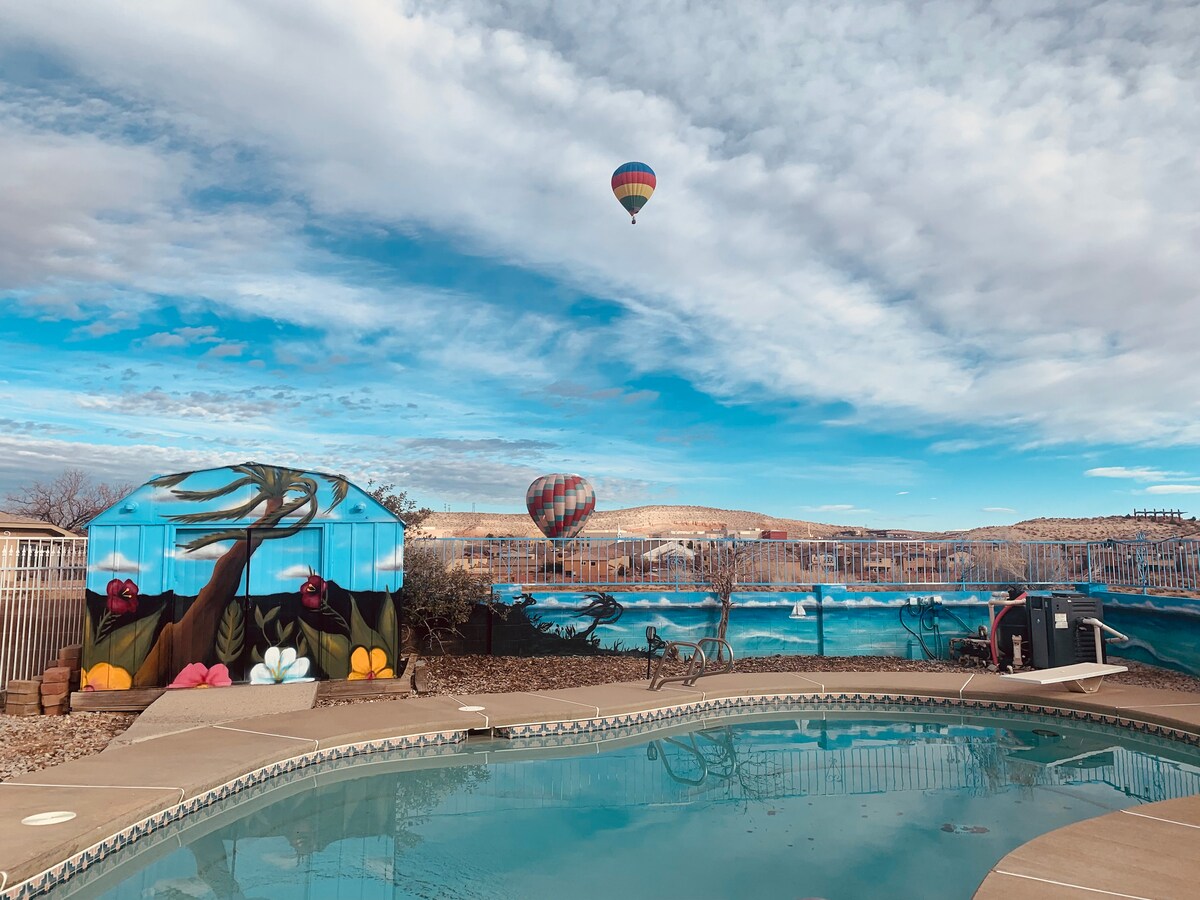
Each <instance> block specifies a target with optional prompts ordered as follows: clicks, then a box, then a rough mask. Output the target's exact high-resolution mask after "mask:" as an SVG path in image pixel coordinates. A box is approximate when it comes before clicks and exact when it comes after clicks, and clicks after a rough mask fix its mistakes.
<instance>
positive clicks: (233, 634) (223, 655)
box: [217, 600, 246, 666]
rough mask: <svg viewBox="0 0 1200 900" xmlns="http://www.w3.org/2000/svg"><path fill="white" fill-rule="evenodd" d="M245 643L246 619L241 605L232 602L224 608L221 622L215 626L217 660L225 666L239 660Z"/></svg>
mask: <svg viewBox="0 0 1200 900" xmlns="http://www.w3.org/2000/svg"><path fill="white" fill-rule="evenodd" d="M245 642H246V617H245V615H244V614H243V613H242V605H241V604H240V603H238V601H236V600H235V601H233V602H232V603H230V604H229V605H228V606H226V607H225V612H224V613H222V615H221V622H220V624H218V625H217V659H218V660H220V661H221V662H223V663H225V665H227V666H231V665H233V664H234V663H235V662H237V661H238V659H240V658H241V655H242V648H243V647H244V645H245Z"/></svg>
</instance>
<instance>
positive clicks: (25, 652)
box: [0, 535, 87, 690]
mask: <svg viewBox="0 0 1200 900" xmlns="http://www.w3.org/2000/svg"><path fill="white" fill-rule="evenodd" d="M86 580H87V539H86V538H59V537H53V538H41V537H20V536H17V535H0V690H2V689H4V688H5V687H7V686H8V682H9V681H11V680H14V679H23V678H32V677H33V676H35V675H40V674H41V672H42V670H43V669H44V668H45V667H46V664H47V663H48V662H50V661H51V660H53V659H54V658H55V657H56V656H57V655H58V651H59V650H60V649H61V648H62V647H64V646H67V645H68V644H74V643H78V642H79V641H80V639H81V637H82V634H83V611H84V591H85V585H86Z"/></svg>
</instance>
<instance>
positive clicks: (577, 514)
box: [525, 475, 596, 538]
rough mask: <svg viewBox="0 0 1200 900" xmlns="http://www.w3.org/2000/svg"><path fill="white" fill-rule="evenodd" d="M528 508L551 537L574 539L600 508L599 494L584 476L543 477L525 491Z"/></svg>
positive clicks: (547, 535) (544, 532)
mask: <svg viewBox="0 0 1200 900" xmlns="http://www.w3.org/2000/svg"><path fill="white" fill-rule="evenodd" d="M525 508H526V509H528V510H529V516H530V518H532V519H533V521H534V524H535V525H537V527H538V528H540V529H541V530H542V534H544V535H545V536H546V537H548V538H573V537H575V535H577V534H579V532H580V531H581V530H582V529H583V524H584V522H586V521H587V519H588V516H590V515H591V514H592V510H593V509H595V508H596V492H595V491H594V490H592V486H591V485H590V484H588V482H587V479H586V478H583V477H582V476H580V475H543V476H542V477H541V478H539V479H537V480H536V481H534V483H533V484H531V485H530V486H529V490H527V491H526V492H525Z"/></svg>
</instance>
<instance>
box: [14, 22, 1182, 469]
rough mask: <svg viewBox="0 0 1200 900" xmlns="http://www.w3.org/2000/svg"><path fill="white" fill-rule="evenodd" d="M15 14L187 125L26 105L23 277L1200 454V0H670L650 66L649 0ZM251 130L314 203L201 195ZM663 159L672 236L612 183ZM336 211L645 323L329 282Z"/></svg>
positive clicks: (512, 361) (525, 367) (88, 66)
mask: <svg viewBox="0 0 1200 900" xmlns="http://www.w3.org/2000/svg"><path fill="white" fill-rule="evenodd" d="M0 10H3V15H4V19H5V22H6V30H7V31H8V32H9V34H10V35H11V37H10V38H9V39H10V40H13V41H16V42H21V43H26V42H27V43H29V44H30V45H35V46H38V47H42V48H47V49H48V50H49V51H51V52H53V53H55V54H58V55H60V56H61V57H62V58H63V59H65V60H67V61H68V62H69V63H70V64H73V65H75V66H77V67H78V68H79V70H80V71H83V72H86V73H87V74H88V77H89V78H90V79H94V80H95V82H96V83H97V84H98V85H100V86H101V88H102V89H103V90H104V91H105V92H106V93H113V94H115V95H117V96H119V97H122V98H125V99H127V100H128V102H129V103H131V104H134V105H136V107H137V109H139V110H143V109H144V110H150V111H152V114H147V115H146V119H147V120H148V121H149V122H150V123H151V126H152V127H157V128H160V129H162V130H163V131H164V132H169V133H170V134H171V135H172V137H176V136H177V137H179V138H181V139H180V140H174V141H167V142H163V143H158V144H156V143H149V142H147V143H142V144H132V143H130V141H129V140H128V139H127V138H125V137H124V136H123V135H122V134H121V133H119V132H114V133H112V134H99V133H98V134H95V135H86V134H82V135H81V134H80V133H79V132H78V131H75V132H71V133H68V132H66V131H65V130H64V131H63V132H62V133H55V131H54V128H55V125H56V123H55V122H54V121H53V120H50V119H48V118H47V115H46V114H44V113H41V112H38V111H37V110H36V109H34V110H32V111H31V110H27V109H23V110H22V113H21V114H22V115H23V116H24V117H25V118H24V119H22V120H21V121H20V122H18V123H16V124H13V123H7V124H4V125H3V127H4V129H5V130H4V131H3V132H2V133H0V147H7V148H8V150H7V151H0V172H3V173H5V175H4V176H0V177H5V178H6V180H4V181H3V182H0V187H2V188H4V194H5V196H6V207H7V209H6V210H3V211H0V248H3V249H0V273H2V274H3V276H4V277H5V280H6V281H8V282H9V283H11V284H15V285H18V286H21V287H24V288H27V289H28V291H29V293H30V294H31V295H34V294H36V295H37V297H36V298H35V299H36V302H38V303H42V304H56V305H58V306H59V307H61V308H62V309H65V310H69V311H71V313H72V314H74V315H80V314H82V312H83V311H84V310H85V309H86V308H90V307H89V304H93V303H101V304H102V303H104V302H106V301H105V300H103V299H93V298H90V297H85V298H84V299H79V296H78V293H77V292H73V291H69V290H66V289H65V288H64V285H65V284H67V283H73V282H79V283H84V284H88V285H96V286H99V287H100V288H105V287H106V286H109V285H117V286H120V287H122V288H123V289H124V291H125V294H124V295H123V296H124V297H127V298H128V299H126V300H123V302H127V303H129V304H131V305H132V310H131V312H130V314H131V315H133V316H134V319H135V320H136V318H137V317H138V316H141V315H143V314H145V313H147V312H148V311H149V310H151V309H152V308H153V305H154V301H153V299H152V298H153V296H155V293H156V292H157V291H159V290H161V289H163V288H169V287H174V286H176V285H178V284H179V283H180V279H183V280H184V281H185V282H187V283H189V284H191V285H192V286H193V288H192V289H193V290H194V291H195V292H196V293H197V294H199V295H201V296H204V297H207V298H211V300H212V302H214V303H216V304H218V305H219V306H221V307H222V308H225V309H231V310H243V311H248V310H255V311H260V310H262V309H263V308H269V307H270V306H271V305H272V304H278V306H279V308H281V309H286V313H287V315H288V316H289V317H291V318H293V319H294V321H296V322H298V323H301V324H308V325H312V326H315V327H319V328H321V329H323V330H325V331H327V332H329V333H330V334H329V335H328V337H327V338H326V339H325V340H326V341H327V343H328V346H329V349H331V350H337V349H338V348H343V349H347V350H349V349H353V348H354V347H355V342H356V340H357V337H358V335H357V334H356V331H357V330H362V331H365V330H368V329H376V330H382V331H384V332H385V334H384V338H383V340H382V341H381V342H380V344H379V346H378V348H377V350H378V352H379V353H380V355H381V356H385V355H386V354H387V353H389V352H390V351H393V350H395V349H397V348H401V347H410V346H412V343H413V342H412V341H411V338H412V336H413V335H414V334H418V335H421V336H423V337H427V336H430V335H431V334H432V335H433V337H434V339H433V340H432V341H431V343H430V345H429V346H422V347H421V349H420V350H419V351H417V352H419V353H420V354H421V355H422V356H423V357H424V359H425V360H426V361H428V362H429V363H431V364H434V365H437V366H442V367H444V366H454V365H455V364H458V365H460V366H463V367H467V368H469V369H471V370H475V371H487V372H490V373H492V374H493V376H494V377H498V378H507V379H511V380H514V381H517V380H520V379H535V380H536V379H543V380H547V381H548V380H550V379H557V378H561V377H562V375H563V374H564V373H562V372H560V371H558V369H557V368H556V366H555V365H554V360H553V359H552V358H550V357H549V355H548V353H549V350H550V349H552V348H553V349H558V351H559V352H560V353H561V358H564V359H582V358H584V357H585V356H586V353H585V352H584V351H586V350H587V349H589V348H603V349H604V350H605V351H606V352H609V353H613V354H619V355H623V356H624V358H625V359H624V362H625V363H626V365H627V366H628V367H629V369H630V371H632V372H635V373H637V372H646V371H651V370H654V369H658V368H660V367H661V366H662V365H663V360H664V359H670V360H672V363H671V364H672V365H673V366H675V367H677V369H678V371H679V372H680V373H681V374H683V375H684V376H685V377H687V378H690V379H691V380H693V381H694V382H695V383H696V384H698V385H699V386H700V387H701V388H702V389H704V390H706V391H709V392H711V393H712V394H714V395H716V396H718V397H721V398H741V397H744V396H747V395H750V394H755V395H758V396H764V397H783V398H785V399H795V398H803V399H815V400H818V401H841V402H844V403H849V404H852V405H853V406H854V407H856V409H857V412H856V413H854V414H852V415H851V416H850V417H849V420H850V421H859V422H870V423H871V424H873V425H874V426H876V427H891V428H899V429H910V428H914V427H918V426H922V425H929V424H930V423H955V424H957V423H970V424H972V425H977V426H980V427H983V426H994V427H998V428H1002V429H1006V430H1010V431H1014V432H1020V433H1022V434H1030V435H1033V436H1035V437H1036V438H1037V439H1039V440H1045V441H1056V440H1076V439H1080V440H1085V441H1115V442H1124V443H1147V442H1154V443H1156V444H1159V445H1166V444H1181V443H1200V423H1198V422H1197V420H1196V417H1195V415H1194V409H1193V408H1192V405H1191V399H1190V398H1192V397H1195V396H1196V395H1197V393H1198V391H1200V370H1196V369H1195V367H1192V368H1190V369H1189V368H1186V367H1185V368H1183V369H1182V370H1181V368H1180V366H1179V365H1178V359H1180V358H1186V356H1187V354H1188V353H1190V352H1191V349H1192V348H1193V347H1195V346H1196V344H1197V341H1198V340H1200V315H1197V314H1196V309H1197V302H1198V296H1197V291H1196V282H1195V274H1194V262H1193V261H1194V259H1195V258H1196V255H1197V251H1198V250H1200V231H1197V229H1196V228H1195V219H1194V216H1195V210H1194V205H1193V203H1192V202H1191V199H1190V198H1194V197H1195V196H1197V195H1198V194H1200V172H1198V171H1197V169H1196V167H1195V166H1193V165H1191V164H1190V160H1192V159H1193V157H1194V146H1195V143H1196V140H1197V138H1198V136H1200V112H1198V110H1200V87H1198V82H1197V79H1196V76H1195V73H1196V59H1195V47H1196V46H1198V45H1200V33H1198V30H1200V17H1198V16H1196V15H1195V14H1194V9H1193V8H1192V7H1190V6H1188V5H1177V6H1166V7H1158V8H1156V9H1155V10H1154V13H1153V14H1152V15H1142V16H1138V17H1137V19H1136V21H1131V20H1130V18H1129V17H1128V15H1126V14H1124V13H1123V11H1122V9H1120V8H1118V7H1112V8H1111V9H1108V10H1107V11H1106V13H1107V14H1105V15H1096V16H1088V17H1085V19H1086V21H1083V22H1081V21H1080V16H1079V15H1078V14H1077V13H1076V12H1075V11H1073V10H1070V9H1063V10H1061V11H1056V10H1054V9H1040V10H1039V14H1038V15H1036V16H1033V15H1029V14H1028V11H1027V10H1026V9H1025V8H1024V7H1022V6H1020V5H1010V4H1001V5H992V6H986V7H985V6H978V5H972V4H963V3H961V2H957V0H952V2H940V3H939V2H931V3H925V4H920V5H915V4H914V5H904V4H895V5H892V6H887V7H880V6H878V5H877V4H874V3H867V2H862V3H853V2H851V3H843V4H834V5H828V6H825V7H822V6H811V5H810V6H804V7H800V6H794V5H793V6H789V5H761V6H757V7H754V8H753V9H751V10H749V11H748V10H746V9H744V8H742V7H741V6H740V5H738V6H736V7H735V6H732V5H731V6H728V7H724V8H722V7H712V8H709V9H706V10H703V11H702V12H698V11H696V10H691V9H689V10H684V9H683V8H676V9H672V8H670V7H664V8H662V9H659V10H657V11H656V15H655V16H654V20H655V23H656V24H655V33H656V40H655V51H654V53H650V54H647V53H644V52H641V47H640V46H638V47H635V46H632V45H631V44H630V43H629V42H628V41H627V39H626V37H625V32H624V29H622V28H619V27H614V23H621V22H626V21H630V20H643V19H644V17H645V12H644V8H643V7H642V6H641V5H640V4H622V3H619V2H613V3H611V4H606V5H605V8H604V9H603V10H602V11H599V12H598V11H596V10H594V9H586V10H584V9H582V8H577V7H576V6H575V5H572V4H558V5H550V6H545V5H530V6H528V7H525V8H522V7H519V6H517V7H514V6H511V5H507V4H506V5H495V4H490V3H471V2H459V3H453V2H445V3H441V2H439V3H437V4H427V3H400V4H396V5H387V4H383V3H369V4H366V5H363V6H356V7H353V8H351V9H347V8H346V7H345V6H344V5H343V4H337V3H334V2H333V0H327V2H318V0H310V2H299V0H297V2H295V3H291V4H287V5H286V7H285V6H278V5H257V6H244V5H240V4H233V3H220V2H216V3H213V4H206V5H205V6H204V8H203V9H201V8H199V7H195V8H193V7H188V6H183V7H172V8H171V9H170V10H169V11H167V10H166V9H158V8H153V7H152V8H147V7H144V6H137V5H123V4H111V5H110V4H105V5H98V4H91V5H85V6H82V7H81V6H79V5H77V4H66V3H62V2H54V0H44V2H41V3H36V4H30V3H20V2H15V0H0ZM66 22H69V23H70V24H69V26H68V25H65V24H64V23H66ZM135 23H136V26H137V27H132V26H133V25H134V24H135ZM946 34H969V35H971V39H970V40H969V41H968V40H964V41H963V42H962V46H963V47H964V48H965V47H966V46H967V45H968V44H969V46H970V48H971V49H970V50H969V52H968V51H967V50H965V49H962V48H959V47H955V46H952V47H947V46H946V41H945V35H946ZM264 47H269V48H271V49H272V51H273V52H269V53H268V52H263V48H264ZM744 47H754V48H755V51H754V52H753V53H746V52H744V50H743V49H742V48H744ZM316 59H319V60H320V61H321V64H320V65H314V64H313V62H314V60H316ZM348 97H352V98H354V102H353V103H349V102H347V98H348ZM25 105H26V106H28V105H31V104H25ZM32 105H33V106H37V105H39V104H32ZM631 111H635V114H631ZM197 144H198V145H200V146H199V147H198V148H196V151H195V152H194V153H193V154H192V155H187V152H186V151H183V150H178V149H175V148H176V147H177V146H180V145H188V146H193V147H194V146H195V145H197ZM231 144H239V145H241V146H248V147H252V148H254V149H255V150H256V151H257V152H256V154H255V157H256V162H255V165H256V166H257V167H258V168H257V169H255V170H254V172H253V176H254V179H255V180H256V182H257V183H258V184H260V185H261V186H262V187H263V188H264V189H265V190H270V189H271V188H275V187H279V186H286V189H287V192H288V194H289V195H298V196H300V197H302V199H303V202H302V203H299V204H296V205H295V206H293V205H289V204H279V205H276V206H272V207H270V208H260V209H251V208H249V207H248V206H241V207H237V208H230V209H223V210H220V211H219V212H216V213H214V212H212V211H209V210H197V209H195V208H193V207H192V206H191V205H190V204H189V202H188V200H187V197H188V191H189V189H190V188H192V187H193V186H203V185H204V184H206V183H209V182H210V181H212V180H214V179H217V178H218V177H220V178H221V179H229V180H233V181H235V182H236V181H237V179H239V178H245V177H246V176H247V172H246V171H245V170H244V169H239V166H238V164H237V162H236V160H230V159H228V158H224V157H222V158H221V159H220V160H219V162H218V163H217V164H212V163H208V162H206V160H205V157H206V155H207V154H208V153H209V152H210V151H213V150H214V149H219V148H224V147H228V146H229V145H231ZM167 147H170V148H171V149H166V148H167ZM484 147H485V148H486V152H480V148H484ZM629 157H640V158H644V159H646V160H647V161H650V162H651V163H652V164H653V165H654V166H655V167H656V168H657V169H658V171H659V175H660V187H659V192H658V194H657V195H656V196H655V198H654V199H653V200H652V201H651V204H650V205H649V206H648V207H647V210H646V213H645V214H644V216H643V217H642V218H641V224H639V226H638V227H637V228H636V229H634V228H629V227H627V226H625V227H616V223H619V222H620V210H619V208H618V207H617V206H616V204H615V202H614V201H613V200H612V198H611V197H610V196H606V192H607V178H608V174H609V173H610V172H611V170H612V168H613V166H614V165H615V164H616V163H617V162H620V161H623V160H624V159H626V158H629ZM497 173H503V176H502V177H497ZM1130 173H1136V177H1131V175H1130ZM307 209H312V210H313V211H315V214H316V215H318V216H320V217H322V219H323V220H325V221H335V222H336V221H357V222H361V223H365V224H367V225H378V226H382V227H383V228H387V229H395V230H399V231H411V230H414V229H420V230H431V231H433V232H436V233H438V234H440V235H443V236H448V237H450V238H452V239H454V240H455V241H457V242H458V244H459V245H460V246H463V247H465V248H467V249H468V250H470V251H472V252H477V253H479V254H482V255H487V256H490V257H493V258H497V259H501V260H504V261H511V262H515V263H517V264H519V265H522V266H525V267H528V268H531V269H535V270H539V271H543V272H547V273H550V274H552V275H553V276H554V277H556V278H559V279H563V280H566V281H568V282H570V283H572V284H573V285H575V286H578V287H580V288H582V289H586V290H588V291H592V292H594V293H596V294H597V295H599V296H605V297H612V298H616V299H618V300H619V301H620V302H621V303H622V304H623V305H624V308H625V310H626V315H625V316H624V317H623V318H620V319H618V320H617V321H616V322H615V323H614V324H612V325H611V326H607V327H605V328H599V329H596V330H593V331H589V332H585V333H581V334H580V333H570V332H571V330H570V329H567V328H565V327H564V326H563V323H562V322H561V321H555V320H554V319H553V318H551V317H546V316H542V315H539V314H537V313H536V312H533V311H530V312H523V313H520V314H516V313H512V312H508V313H497V311H496V310H495V309H494V308H492V307H491V306H490V305H489V304H488V303H486V302H482V301H478V302H477V301H471V300H470V299H468V298H459V297H446V296H443V295H439V294H436V293H431V292H429V291H420V290H397V291H384V290H380V289H372V288H368V287H363V286H362V284H361V283H359V282H358V281H356V280H353V279H350V278H344V277H337V276H328V275H311V274H308V275H306V274H303V273H301V274H296V273H295V269H296V268H297V267H296V266H295V265H294V262H295V261H296V260H297V259H299V258H305V257H306V256H307V255H308V254H311V252H312V248H311V247H309V246H308V244H307V242H306V241H305V240H304V239H303V237H302V236H301V234H302V229H303V227H304V225H305V224H306V216H307V215H308V213H307V212H306V210H307ZM613 260H620V261H621V264H620V265H617V266H614V265H613V264H612V261H613ZM94 293H100V294H104V295H105V296H112V295H113V292H112V291H107V290H100V291H98V292H94ZM409 294H412V295H413V296H412V297H409V296H408V295H409ZM397 295H403V296H404V300H405V302H403V303H401V302H398V297H397ZM23 302H35V300H33V299H30V300H25V301H23ZM285 304H286V305H285ZM442 317H444V319H443V318H442ZM435 320H436V321H440V322H441V327H440V328H438V329H437V330H436V332H431V330H430V329H429V328H428V323H429V322H430V321H435ZM118 324H120V323H119V322H116V321H112V320H110V321H107V322H106V323H101V322H100V321H96V322H92V323H89V324H88V325H85V326H83V327H84V328H93V329H100V330H103V329H105V328H111V327H115V326H116V325H118ZM747 347H753V348H754V352H753V353H747V352H746V348H747ZM798 348H799V350H800V351H801V352H797V351H798ZM310 353H311V350H310ZM1172 360H1176V362H1174V363H1173V362H1172ZM864 362H869V364H864ZM531 367H532V368H531ZM1164 384H1166V385H1170V386H1171V389H1170V390H1163V389H1162V386H1163V385H1164ZM974 446H978V444H974V443H970V442H966V441H957V442H956V441H943V442H939V443H937V444H935V445H934V449H935V451H936V452H953V451H954V450H961V449H970V448H972V447H974Z"/></svg>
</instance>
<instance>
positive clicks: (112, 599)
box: [108, 578, 138, 616]
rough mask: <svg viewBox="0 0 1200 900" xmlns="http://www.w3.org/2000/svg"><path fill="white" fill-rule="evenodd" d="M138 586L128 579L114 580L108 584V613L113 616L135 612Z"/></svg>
mask: <svg viewBox="0 0 1200 900" xmlns="http://www.w3.org/2000/svg"><path fill="white" fill-rule="evenodd" d="M137 606H138V586H137V585H136V584H134V583H133V581H131V580H130V579H128V578H126V579H125V580H124V581H122V580H121V579H120V578H114V579H113V580H112V581H110V582H109V583H108V611H109V612H110V613H112V614H113V615H114V616H123V615H125V614H126V613H135V612H137Z"/></svg>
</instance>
